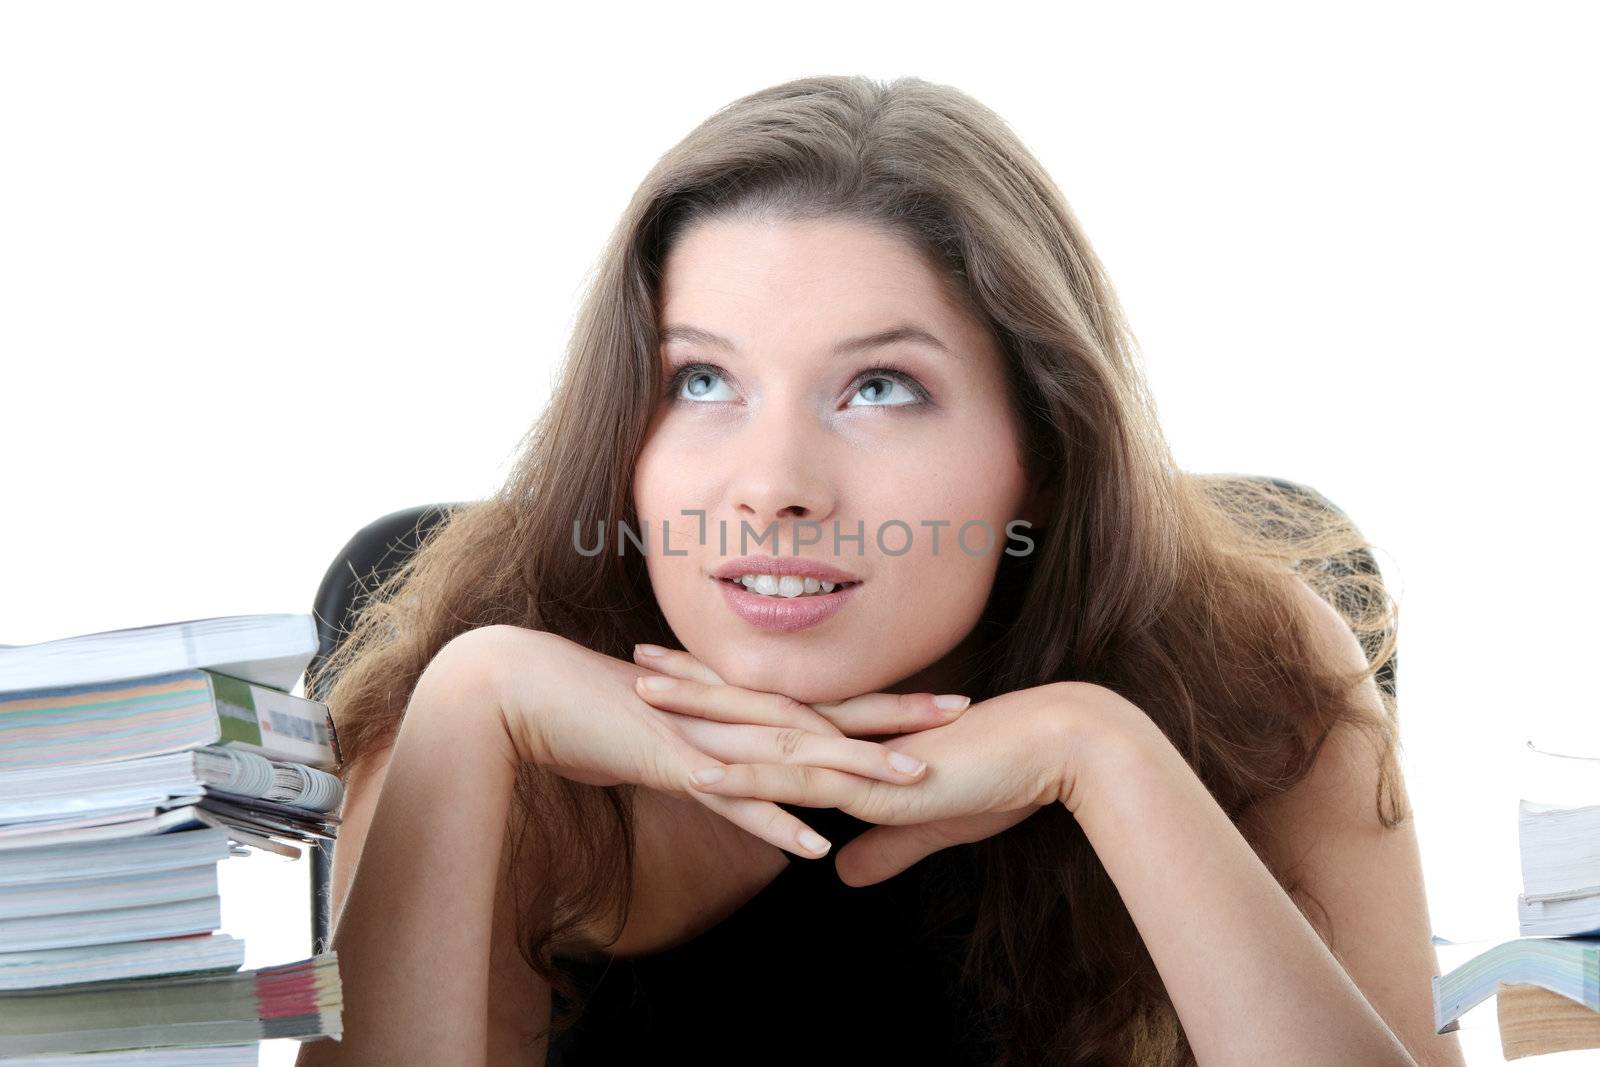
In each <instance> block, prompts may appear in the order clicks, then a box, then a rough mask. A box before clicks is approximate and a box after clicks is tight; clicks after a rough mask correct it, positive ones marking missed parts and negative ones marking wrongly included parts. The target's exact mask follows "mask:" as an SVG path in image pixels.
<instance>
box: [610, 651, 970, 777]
mask: <svg viewBox="0 0 1600 1067" xmlns="http://www.w3.org/2000/svg"><path fill="white" fill-rule="evenodd" d="M633 661H634V662H635V663H637V664H639V665H640V666H641V667H645V668H647V669H649V670H652V671H658V672H660V673H661V674H664V675H669V676H671V677H672V678H676V679H683V680H685V681H689V682H698V683H701V684H702V685H707V686H726V688H724V689H722V690H721V691H720V692H715V693H712V692H707V693H706V699H705V700H703V701H701V702H699V703H697V704H696V706H695V710H694V711H693V712H692V715H693V716H695V717H696V718H699V719H713V720H719V721H723V722H740V723H762V724H765V725H767V726H779V727H786V728H787V727H794V728H798V729H802V730H809V731H812V732H814V733H818V734H821V735H823V736H824V737H856V738H863V737H885V736H889V735H893V734H907V733H913V732H915V731H917V730H928V729H932V728H933V727H935V726H943V725H945V724H946V723H949V722H953V721H954V720H955V719H956V717H957V716H959V715H960V714H961V713H962V712H963V711H965V710H966V709H967V706H968V705H969V704H970V703H971V700H970V699H969V698H968V697H964V696H960V695H957V694H954V693H944V694H939V695H935V694H933V693H866V694H863V695H861V696H856V697H851V698H850V699H848V700H835V701H830V702H827V703H822V704H803V703H801V702H800V701H798V700H794V699H792V698H790V697H787V696H784V695H782V694H780V693H764V692H759V691H756V690H751V689H740V688H738V687H736V686H727V684H726V683H725V682H723V680H722V679H721V678H719V677H717V674H716V672H715V671H713V670H712V669H711V668H710V667H707V666H706V665H705V664H703V663H701V662H700V661H699V660H698V659H696V658H695V657H694V656H691V655H690V654H689V653H687V652H681V651H674V650H672V649H667V648H662V647H661V646H660V645H635V646H633ZM658 684H659V683H658ZM663 691H664V690H663V689H654V690H649V692H663ZM640 695H642V696H646V697H648V693H647V692H646V691H643V690H642V691H641V694H640ZM657 706H658V707H661V708H662V709H663V710H666V706H665V705H662V704H660V703H659V702H657ZM672 721H673V722H674V723H675V724H676V725H678V726H679V728H680V729H682V730H685V731H692V733H687V734H686V736H690V738H691V740H692V739H693V738H694V737H696V736H700V737H704V736H706V732H705V731H704V730H699V729H697V728H696V726H695V722H696V719H695V718H690V717H688V716H684V715H681V714H673V715H672ZM718 758H719V759H724V760H730V761H731V760H733V759H734V757H731V756H719V757H718ZM740 762H749V761H747V760H744V761H740Z"/></svg>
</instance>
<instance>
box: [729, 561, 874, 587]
mask: <svg viewBox="0 0 1600 1067" xmlns="http://www.w3.org/2000/svg"><path fill="white" fill-rule="evenodd" d="M746 574H770V575H772V576H773V577H775V578H782V577H783V576H784V575H794V576H795V577H796V578H815V579H816V580H817V581H819V582H832V583H834V584H835V585H844V584H846V583H850V582H860V581H861V579H860V578H858V577H857V576H856V575H854V574H851V573H850V572H849V571H846V570H841V569H839V568H838V567H833V566H830V565H828V564H826V563H823V562H822V561H821V560H814V559H803V558H801V557H798V556H741V557H739V558H738V559H730V560H728V561H727V562H726V563H724V564H722V565H721V566H719V567H718V568H717V569H716V570H714V571H712V572H711V577H713V578H723V579H728V580H731V581H733V582H735V583H737V582H738V580H739V578H740V577H742V576H743V575H746Z"/></svg>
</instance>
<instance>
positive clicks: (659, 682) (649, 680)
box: [639, 674, 678, 689]
mask: <svg viewBox="0 0 1600 1067" xmlns="http://www.w3.org/2000/svg"><path fill="white" fill-rule="evenodd" d="M639 684H640V685H642V686H644V687H645V688H646V689H671V688H672V687H673V686H675V685H677V684H678V680H677V679H676V678H669V677H667V676H666V675H664V674H649V675H641V676H640V677H639Z"/></svg>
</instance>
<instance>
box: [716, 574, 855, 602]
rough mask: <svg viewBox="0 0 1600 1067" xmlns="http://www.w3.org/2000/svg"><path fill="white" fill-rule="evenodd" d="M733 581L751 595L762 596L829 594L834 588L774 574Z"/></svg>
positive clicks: (829, 583)
mask: <svg viewBox="0 0 1600 1067" xmlns="http://www.w3.org/2000/svg"><path fill="white" fill-rule="evenodd" d="M735 581H737V582H738V583H739V584H740V585H742V586H744V587H745V588H746V589H748V590H750V591H751V592H752V593H760V594H762V595H763V596H784V597H796V596H801V595H803V594H805V593H815V592H818V591H821V592H824V593H831V592H833V590H834V588H835V583H834V582H821V581H818V580H817V579H815V578H801V577H799V576H798V575H794V574H785V575H784V576H783V577H781V578H780V577H778V576H777V575H775V574H741V575H740V576H739V577H738V578H736V579H735Z"/></svg>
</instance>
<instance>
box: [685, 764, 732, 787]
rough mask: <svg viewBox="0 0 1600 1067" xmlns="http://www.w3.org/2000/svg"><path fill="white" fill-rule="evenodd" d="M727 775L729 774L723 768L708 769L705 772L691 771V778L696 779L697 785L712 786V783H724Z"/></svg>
mask: <svg viewBox="0 0 1600 1067" xmlns="http://www.w3.org/2000/svg"><path fill="white" fill-rule="evenodd" d="M727 774H728V772H727V771H725V770H723V769H722V768H721V767H707V768H706V769H705V770H703V771H690V772H689V777H690V778H693V779H694V784H695V785H710V784H711V783H712V782H720V781H722V779H723V778H725V777H727Z"/></svg>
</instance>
